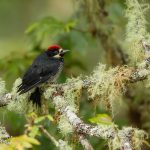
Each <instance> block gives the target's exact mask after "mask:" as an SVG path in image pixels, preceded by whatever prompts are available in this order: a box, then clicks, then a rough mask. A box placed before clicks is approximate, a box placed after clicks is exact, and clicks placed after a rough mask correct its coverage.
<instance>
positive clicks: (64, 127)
mask: <svg viewBox="0 0 150 150" xmlns="http://www.w3.org/2000/svg"><path fill="white" fill-rule="evenodd" d="M58 128H59V129H60V132H61V134H62V135H63V136H67V135H68V134H70V133H72V132H73V127H72V125H71V124H70V123H69V121H68V119H67V117H66V116H65V115H61V116H60V120H59V124H58Z"/></svg>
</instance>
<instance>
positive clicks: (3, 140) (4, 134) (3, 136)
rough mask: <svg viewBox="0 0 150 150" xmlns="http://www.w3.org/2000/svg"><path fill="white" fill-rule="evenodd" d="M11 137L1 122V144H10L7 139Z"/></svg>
mask: <svg viewBox="0 0 150 150" xmlns="http://www.w3.org/2000/svg"><path fill="white" fill-rule="evenodd" d="M9 138H10V135H9V134H8V133H7V131H6V129H5V127H3V126H1V124H0V144H8V141H7V139H9Z"/></svg>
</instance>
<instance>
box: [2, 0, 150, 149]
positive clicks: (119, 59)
mask: <svg viewBox="0 0 150 150" xmlns="http://www.w3.org/2000/svg"><path fill="white" fill-rule="evenodd" d="M147 2H148V3H150V1H147ZM125 8H126V6H125V0H92V1H91V0H61V1H60V0H30V1H29V0H28V1H27V0H12V1H10V0H0V18H1V19H0V76H1V77H2V79H4V80H5V81H6V85H7V89H8V90H10V89H11V87H12V84H13V82H14V81H15V79H16V78H18V77H21V76H22V75H23V73H24V72H25V70H26V69H27V67H28V66H29V65H30V64H31V62H32V60H33V59H34V58H35V57H36V56H37V55H38V54H39V53H40V52H41V51H43V50H45V49H46V48H47V46H49V45H51V44H55V43H57V44H60V45H61V46H62V47H63V48H65V49H70V50H71V52H70V54H68V55H67V56H66V59H65V62H66V63H65V69H64V71H63V73H62V75H61V77H60V80H59V82H65V80H66V77H76V76H78V75H80V74H82V75H89V74H90V73H91V72H92V71H93V69H94V67H95V66H96V65H97V64H98V63H99V62H101V63H106V64H107V66H108V67H111V66H117V65H125V64H127V63H128V57H127V54H126V51H125V49H124V46H123V44H124V39H125V25H126V23H127V19H126V18H125ZM147 18H148V15H147ZM148 29H149V28H148ZM144 86H145V85H144V82H142V83H137V84H134V85H131V86H130V87H129V88H128V89H127V93H125V95H124V97H123V101H121V103H120V104H119V106H117V109H116V112H115V115H114V118H113V119H114V120H115V123H117V124H118V125H119V126H120V127H122V126H126V125H129V126H130V125H131V126H134V127H138V128H142V129H145V130H146V131H148V132H149V131H150V128H149V127H150V117H149V113H150V108H149V107H148V106H149V104H150V92H149V89H145V88H143V87H144ZM135 87H136V88H135ZM93 106H94V104H92V103H91V102H90V101H86V96H83V99H82V100H81V108H80V116H82V118H84V120H85V121H87V122H88V119H89V118H90V117H94V115H95V114H99V113H107V114H110V112H109V111H107V110H105V109H104V108H103V107H102V106H101V105H100V106H98V107H96V108H94V107H93ZM86 110H88V111H86ZM52 112H53V110H52ZM120 112H121V113H120ZM0 121H1V123H2V125H4V126H5V127H6V129H7V131H8V132H9V133H10V135H12V136H14V135H20V134H22V133H23V131H24V124H25V123H26V120H25V117H24V115H20V114H17V113H16V112H9V111H7V110H5V108H0ZM51 128H52V130H53V131H51ZM49 131H50V132H51V133H53V134H54V135H57V137H61V135H60V134H59V131H58V130H57V128H56V129H55V128H54V127H49ZM56 133H57V134H56ZM62 138H63V137H62ZM90 140H91V142H92V145H93V147H94V148H95V149H96V150H101V149H107V146H106V144H105V142H104V141H103V140H99V139H97V138H91V139H90ZM40 141H41V142H42V146H38V147H35V149H42V150H44V149H51V148H53V149H54V148H55V147H54V146H53V144H52V143H51V144H48V143H49V141H48V140H47V138H41V139H40ZM80 148H81V146H80V145H79V146H78V149H80Z"/></svg>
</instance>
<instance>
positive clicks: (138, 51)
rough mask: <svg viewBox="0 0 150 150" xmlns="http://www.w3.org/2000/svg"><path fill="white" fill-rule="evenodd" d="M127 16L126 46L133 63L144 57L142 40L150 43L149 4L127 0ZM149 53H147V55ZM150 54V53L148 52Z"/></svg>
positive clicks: (136, 0)
mask: <svg viewBox="0 0 150 150" xmlns="http://www.w3.org/2000/svg"><path fill="white" fill-rule="evenodd" d="M126 5H127V9H126V17H127V18H128V23H127V26H126V39H125V47H126V50H127V53H128V54H129V57H130V61H131V62H132V63H135V62H138V61H140V60H142V59H143V58H144V57H147V56H144V48H143V43H142V41H143V40H144V41H146V42H147V43H148V45H149V44H150V43H149V39H150V35H149V33H148V32H147V30H146V24H147V22H146V20H145V16H144V14H145V12H146V10H147V9H148V7H149V5H148V4H139V2H138V0H126ZM147 54H148V53H146V55H147ZM148 55H149V54H148Z"/></svg>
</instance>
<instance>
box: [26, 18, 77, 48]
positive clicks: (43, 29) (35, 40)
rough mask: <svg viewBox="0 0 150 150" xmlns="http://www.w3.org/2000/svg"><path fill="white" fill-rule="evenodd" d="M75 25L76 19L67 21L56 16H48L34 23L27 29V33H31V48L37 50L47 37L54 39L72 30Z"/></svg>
mask: <svg viewBox="0 0 150 150" xmlns="http://www.w3.org/2000/svg"><path fill="white" fill-rule="evenodd" d="M75 25H76V23H75V21H68V22H66V23H65V22H62V21H59V20H57V19H55V18H54V17H46V18H44V19H42V20H41V21H39V22H37V23H34V24H33V25H31V26H30V27H29V28H28V29H27V30H26V34H28V35H29V38H30V41H31V43H30V47H31V48H30V49H34V50H36V49H37V48H41V47H40V46H41V45H42V43H43V42H44V40H45V39H46V38H48V39H49V40H51V41H52V40H54V39H55V38H56V37H57V36H59V35H60V34H63V33H65V32H70V30H71V29H72V28H73V27H74V26H75Z"/></svg>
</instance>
